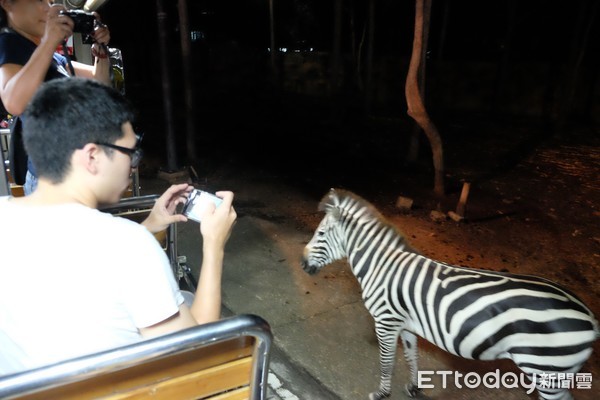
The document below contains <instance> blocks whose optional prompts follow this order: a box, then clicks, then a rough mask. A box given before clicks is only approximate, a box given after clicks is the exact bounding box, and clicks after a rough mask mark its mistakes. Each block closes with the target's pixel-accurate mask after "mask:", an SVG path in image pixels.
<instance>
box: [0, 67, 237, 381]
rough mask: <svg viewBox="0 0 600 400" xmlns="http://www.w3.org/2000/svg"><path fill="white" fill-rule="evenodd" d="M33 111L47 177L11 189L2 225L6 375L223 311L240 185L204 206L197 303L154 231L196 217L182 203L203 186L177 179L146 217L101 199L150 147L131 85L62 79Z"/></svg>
mask: <svg viewBox="0 0 600 400" xmlns="http://www.w3.org/2000/svg"><path fill="white" fill-rule="evenodd" d="M56 99H60V101H56ZM24 116H25V118H24V119H23V136H24V140H25V148H26V149H27V151H28V153H29V155H30V157H31V159H32V160H33V162H34V163H35V165H36V168H37V172H38V176H39V184H38V188H37V189H36V191H35V192H34V193H32V194H31V195H29V196H24V197H0V221H2V226H3V227H7V226H8V227H10V229H0V254H2V262H1V263H0V375H3V374H10V373H13V372H17V371H20V370H24V369H30V368H34V367H38V366H42V365H47V364H50V363H55V362H60V361H62V360H65V359H68V358H72V357H75V356H79V355H84V354H89V353H94V352H98V351H101V350H105V349H109V348H114V347H117V346H120V345H125V344H128V343H132V342H135V341H139V340H142V339H144V338H149V337H152V336H156V335H162V334H166V333H169V332H173V331H176V330H180V329H183V328H188V327H192V326H194V325H197V324H203V323H207V322H212V321H216V320H218V319H220V316H221V276H222V268H223V259H224V253H225V244H226V243H227V241H228V239H229V236H230V234H231V230H232V228H233V224H234V222H235V220H236V217H237V215H236V212H235V210H234V208H233V206H232V201H233V193H232V192H229V191H221V192H217V193H216V194H217V196H219V197H221V198H222V199H223V202H222V203H221V204H220V205H219V206H218V207H217V208H215V205H214V204H213V203H212V202H209V204H208V205H207V207H206V208H204V209H203V211H202V215H201V220H202V223H201V224H200V234H201V236H202V265H201V269H200V277H199V280H198V288H197V290H196V293H195V296H194V300H193V303H192V305H191V306H189V307H188V306H187V305H186V303H185V302H184V298H183V296H182V294H181V291H180V290H179V288H178V286H177V283H176V281H175V277H174V275H173V271H172V270H171V266H170V262H169V259H168V258H167V256H166V253H165V251H164V250H163V249H162V247H161V246H160V244H159V242H158V241H157V240H156V239H155V237H154V236H153V235H152V234H151V233H150V231H154V230H162V229H164V228H165V227H166V226H167V225H168V224H169V223H172V222H173V221H186V217H185V216H183V215H181V214H175V208H176V206H177V204H179V203H181V202H182V201H184V200H185V199H186V197H187V194H188V193H189V191H190V190H191V187H190V186H189V185H187V184H182V185H174V186H172V187H171V188H170V189H168V190H167V191H166V192H165V194H163V195H162V196H161V197H160V199H159V200H158V202H157V205H156V206H155V207H154V209H153V210H152V212H151V214H150V216H149V217H148V219H147V220H146V221H145V222H144V226H145V227H144V226H142V225H140V224H137V223H135V222H133V221H131V220H127V219H125V218H121V217H115V216H113V215H111V214H108V213H103V212H100V211H98V210H97V208H98V207H99V206H101V205H106V204H111V203H116V202H118V201H119V199H120V198H121V195H122V193H123V191H124V190H126V189H127V187H128V186H129V184H130V181H131V170H132V168H135V167H136V166H137V164H138V163H139V161H140V158H141V154H142V153H141V149H140V148H139V143H138V140H137V138H136V135H135V133H134V131H133V128H132V124H131V120H132V113H131V112H130V108H129V105H128V103H127V102H126V101H125V99H124V98H123V96H122V95H121V94H119V93H118V92H117V91H116V90H115V89H113V88H111V87H109V86H106V85H102V84H100V83H98V82H96V81H93V80H90V79H85V78H70V79H60V80H58V79H56V80H52V81H50V82H46V83H44V84H43V85H42V86H41V87H40V89H39V90H38V91H37V93H36V94H35V95H34V97H33V98H32V100H31V102H30V103H29V105H28V106H27V109H26V111H25V113H24ZM32 226H34V227H35V229H32V228H31V227H32ZM32 248H35V251H31V249H32Z"/></svg>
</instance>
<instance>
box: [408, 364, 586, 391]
mask: <svg viewBox="0 0 600 400" xmlns="http://www.w3.org/2000/svg"><path fill="white" fill-rule="evenodd" d="M434 376H441V378H442V388H443V389H446V388H447V387H448V383H449V382H452V381H454V386H455V387H457V388H458V389H462V388H463V387H466V388H469V389H475V388H478V387H481V386H484V387H486V388H489V389H500V388H504V389H513V388H525V389H526V391H527V394H531V393H533V391H534V390H535V388H536V382H537V384H538V385H539V386H540V387H547V388H550V387H560V388H568V389H573V388H575V387H577V388H578V389H591V388H592V375H591V374H590V373H577V374H573V373H553V374H539V375H534V376H533V380H531V379H529V378H528V377H527V376H526V375H525V374H523V373H520V374H515V373H514V372H505V373H501V372H500V370H499V369H496V370H495V371H491V372H487V373H486V374H484V375H480V374H478V373H477V372H468V373H466V374H463V373H462V372H458V371H419V372H418V374H417V386H418V387H419V389H433V388H434V387H435V385H434V384H433V383H432V380H433V377H434Z"/></svg>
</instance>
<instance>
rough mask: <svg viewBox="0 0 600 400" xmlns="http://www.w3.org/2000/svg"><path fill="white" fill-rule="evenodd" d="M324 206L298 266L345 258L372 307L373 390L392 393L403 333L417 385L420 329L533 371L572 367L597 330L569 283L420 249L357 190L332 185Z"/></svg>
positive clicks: (466, 352) (445, 344) (563, 395)
mask: <svg viewBox="0 0 600 400" xmlns="http://www.w3.org/2000/svg"><path fill="white" fill-rule="evenodd" d="M319 209H320V210H322V211H325V216H324V218H323V220H322V221H321V223H320V224H319V227H318V228H317V230H316V232H315V234H314V236H313V238H312V239H311V240H310V242H309V243H308V244H307V245H306V247H305V249H304V255H303V268H304V270H305V271H306V272H308V273H311V274H313V273H316V272H318V271H319V270H320V269H321V268H323V267H324V266H326V265H328V264H330V263H332V262H334V261H336V260H341V259H344V258H345V259H347V261H348V263H349V264H350V266H351V268H352V271H353V273H354V275H355V276H356V278H357V280H358V282H359V284H360V286H361V289H362V298H363V301H364V304H365V307H366V308H367V310H368V311H369V312H370V314H371V315H372V316H373V319H374V321H375V331H376V334H377V338H378V341H379V350H380V364H381V378H380V384H379V389H378V390H377V391H376V392H373V393H371V394H370V396H369V398H370V399H372V400H378V399H382V398H384V397H388V396H389V395H390V393H391V376H392V370H393V367H394V362H395V355H396V350H397V339H398V337H400V338H401V339H402V343H403V348H404V356H405V359H406V361H407V363H408V365H409V368H410V371H411V381H410V385H408V387H407V389H408V392H409V394H410V395H415V394H416V393H417V392H418V391H419V388H418V387H417V380H416V377H417V340H416V336H415V335H418V336H421V337H423V338H424V339H426V340H428V341H430V342H431V343H433V344H435V345H436V346H438V347H440V348H442V349H444V350H446V351H448V352H450V353H452V354H455V355H458V356H461V357H464V358H469V359H478V360H496V359H502V358H508V359H512V360H513V361H514V362H515V364H516V365H517V366H518V367H519V368H520V369H521V370H522V371H523V372H524V373H525V374H527V375H528V377H529V378H530V379H534V377H535V376H536V375H540V374H543V373H555V372H561V373H575V372H577V371H579V370H580V369H581V367H582V365H583V364H584V363H585V362H586V361H587V359H588V358H589V357H590V355H591V353H592V344H593V342H594V341H595V340H596V339H597V338H598V337H600V334H599V329H598V322H597V320H596V319H595V318H594V316H593V314H592V312H591V311H590V309H589V308H588V307H586V305H585V304H584V303H583V302H582V301H581V300H579V299H578V298H577V296H576V295H574V294H573V293H571V292H570V291H568V290H566V289H564V288H562V287H560V286H558V285H557V284H556V283H554V282H552V281H549V280H547V279H544V278H540V277H534V276H526V275H516V274H508V273H502V272H495V271H488V270H481V269H472V268H466V267H459V266H452V265H448V264H445V263H442V262H439V261H436V260H432V259H429V258H427V257H424V256H422V255H420V254H418V253H417V252H416V251H415V250H413V249H412V248H410V246H409V245H408V243H407V242H406V240H405V236H404V235H403V234H402V233H401V232H400V231H399V230H398V229H397V228H396V227H395V226H393V225H392V224H390V223H389V222H388V221H387V220H386V219H385V218H384V217H383V216H382V215H381V214H380V213H379V212H378V211H377V210H376V209H375V207H373V205H371V204H370V203H368V202H367V201H365V200H364V199H362V198H360V197H359V196H357V195H355V194H354V193H351V192H348V191H343V190H334V189H332V191H331V192H330V193H329V194H327V195H326V196H325V197H324V198H323V200H322V201H321V204H320V207H319ZM537 383H538V386H537V389H538V394H539V396H540V398H541V399H546V400H550V399H570V398H572V397H571V394H570V393H569V391H568V389H566V388H562V387H550V388H548V387H544V386H543V385H541V384H539V382H537Z"/></svg>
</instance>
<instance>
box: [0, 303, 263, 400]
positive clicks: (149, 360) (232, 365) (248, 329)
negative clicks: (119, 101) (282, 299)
mask: <svg viewBox="0 0 600 400" xmlns="http://www.w3.org/2000/svg"><path fill="white" fill-rule="evenodd" d="M271 343H272V333H271V329H270V326H269V324H268V323H267V322H266V321H265V320H264V319H262V318H261V317H259V316H256V315H252V314H242V315H237V316H233V317H229V318H225V319H222V320H220V321H217V322H213V323H209V324H204V325H199V326H197V327H193V328H189V329H185V330H182V331H178V332H175V333H171V334H168V335H164V336H161V337H157V338H153V339H149V340H145V341H142V342H138V343H134V344H131V345H127V346H124V347H119V348H116V349H112V350H108V351H104V352H101V353H96V354H91V355H87V356H83V357H79V358H75V359H71V360H68V361H65V362H61V363H58V364H53V365H50V366H46V367H42V368H37V369H33V370H29V371H25V372H21V373H17V374H13V375H7V376H3V377H0V398H1V399H27V400H33V399H45V400H47V399H61V400H69V399H110V400H122V399H150V398H151V399H164V400H183V399H190V400H191V399H210V400H240V399H251V400H265V399H266V391H267V376H268V370H269V357H270V350H271Z"/></svg>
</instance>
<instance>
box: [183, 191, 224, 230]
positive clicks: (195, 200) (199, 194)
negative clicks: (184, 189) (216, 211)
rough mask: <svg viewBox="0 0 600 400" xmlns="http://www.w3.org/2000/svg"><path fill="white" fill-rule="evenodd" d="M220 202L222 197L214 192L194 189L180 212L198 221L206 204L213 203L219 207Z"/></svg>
mask: <svg viewBox="0 0 600 400" xmlns="http://www.w3.org/2000/svg"><path fill="white" fill-rule="evenodd" d="M222 202H223V199H221V198H220V197H217V196H215V195H214V194H211V193H208V192H205V191H203V190H198V189H194V190H192V192H191V193H190V196H189V197H188V199H187V201H186V202H185V204H184V206H183V209H182V210H181V213H182V214H183V215H185V216H186V217H188V218H189V219H191V220H193V221H196V222H200V219H201V215H202V213H203V212H204V210H205V209H206V206H207V205H209V204H210V203H213V204H214V205H215V207H219V205H220V204H221V203H222Z"/></svg>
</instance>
